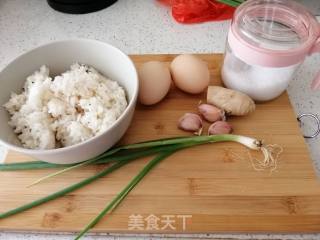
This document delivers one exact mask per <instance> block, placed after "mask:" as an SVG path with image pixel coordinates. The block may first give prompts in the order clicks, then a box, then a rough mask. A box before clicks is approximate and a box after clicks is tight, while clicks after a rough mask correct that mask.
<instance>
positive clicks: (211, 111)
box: [198, 103, 225, 122]
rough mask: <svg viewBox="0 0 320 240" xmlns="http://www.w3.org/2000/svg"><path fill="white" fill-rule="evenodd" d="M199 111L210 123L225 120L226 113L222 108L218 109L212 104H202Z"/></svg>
mask: <svg viewBox="0 0 320 240" xmlns="http://www.w3.org/2000/svg"><path fill="white" fill-rule="evenodd" d="M198 111H199V112H200V113H201V115H202V116H203V117H204V118H205V119H206V120H207V121H208V122H216V121H219V120H225V112H224V111H223V110H221V109H220V108H217V107H215V106H213V105H210V104H204V103H203V104H200V105H199V106H198Z"/></svg>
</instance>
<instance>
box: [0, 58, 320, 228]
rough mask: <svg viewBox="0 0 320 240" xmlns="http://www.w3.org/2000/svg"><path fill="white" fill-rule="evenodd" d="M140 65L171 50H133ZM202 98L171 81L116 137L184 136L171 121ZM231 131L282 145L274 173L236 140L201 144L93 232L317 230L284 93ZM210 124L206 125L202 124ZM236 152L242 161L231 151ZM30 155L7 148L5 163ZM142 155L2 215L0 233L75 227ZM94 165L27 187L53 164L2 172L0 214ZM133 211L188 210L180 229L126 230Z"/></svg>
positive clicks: (316, 196) (314, 202) (214, 70)
mask: <svg viewBox="0 0 320 240" xmlns="http://www.w3.org/2000/svg"><path fill="white" fill-rule="evenodd" d="M131 57H132V59H133V60H134V62H135V63H136V65H137V66H139V65H140V64H142V63H143V62H145V61H148V60H151V59H152V60H159V61H163V62H166V63H167V64H169V62H170V61H171V60H172V59H173V57H174V55H142V56H131ZM199 57H201V58H202V59H204V60H205V61H206V62H207V63H208V65H209V68H210V73H211V79H212V84H221V79H220V75H219V71H220V67H221V60H222V56H221V55H199ZM204 99H205V95H204V94H200V95H194V96H191V95H188V94H186V93H183V92H181V91H178V90H177V89H175V88H174V87H172V89H171V92H170V94H169V95H168V97H167V98H166V99H165V100H164V101H163V102H161V103H160V104H158V105H156V106H153V107H144V106H141V105H138V106H137V110H136V113H135V117H134V120H133V122H132V125H131V127H130V129H129V130H128V132H127V133H126V135H125V137H124V138H123V139H122V140H121V143H133V142H137V141H144V140H149V139H156V138H163V137H172V136H178V135H185V134H186V133H184V132H182V131H180V130H178V129H177V127H176V121H177V119H178V118H179V117H180V116H181V115H182V114H183V113H185V112H195V111H196V107H197V105H198V103H199V101H200V100H202V101H204ZM230 122H231V123H232V124H233V126H234V129H235V133H237V134H242V135H247V136H253V137H257V138H259V139H264V140H265V141H266V142H269V143H276V144H279V145H281V146H283V148H284V153H283V154H282V156H281V159H280V161H279V166H278V169H277V170H276V171H275V172H273V173H272V174H270V173H269V172H257V171H254V170H253V168H252V166H251V163H250V161H249V159H248V155H247V150H246V149H245V148H244V147H242V146H240V145H238V144H234V143H218V144H211V145H205V146H199V147H195V148H192V149H187V150H184V151H181V152H178V153H176V154H175V155H173V156H171V157H170V158H168V159H166V160H164V161H163V162H161V163H160V164H159V165H158V166H157V167H156V168H155V169H154V170H153V171H152V172H151V173H150V174H149V175H147V176H146V177H145V179H144V180H143V181H142V182H141V183H140V184H139V185H138V186H137V187H136V188H135V189H134V190H133V191H132V192H131V193H130V194H129V196H128V197H127V198H126V199H125V200H124V201H123V203H122V204H121V205H120V206H119V208H117V209H116V211H114V212H113V213H112V214H111V215H109V216H106V217H105V218H104V219H103V221H101V222H100V223H99V224H98V225H97V226H96V227H95V228H94V229H93V231H96V232H144V233H146V232H168V233H182V232H184V233H200V232H201V233H206V232H208V233H209V232H210V233H211V232H290V233H292V232H316V231H320V204H319V203H320V184H319V182H318V180H317V178H316V176H315V173H314V170H313V167H312V163H311V161H310V157H309V153H308V150H307V147H306V145H305V143H304V139H303V137H302V136H301V132H300V130H299V127H298V124H297V121H296V117H295V114H294V112H293V110H292V108H291V105H290V102H289V100H288V96H287V94H283V95H282V96H280V97H279V98H277V99H276V100H274V101H271V102H268V103H261V104H258V106H257V110H256V111H255V112H254V113H253V114H251V115H249V116H246V117H235V118H231V119H230ZM207 127H208V125H207V124H206V126H205V130H206V129H207ZM234 153H235V154H237V155H238V156H240V157H235V156H234ZM27 160H30V158H27V157H25V156H22V155H19V154H17V153H14V152H10V153H9V155H8V157H7V162H17V161H27ZM148 160H149V159H147V158H146V159H140V160H137V161H135V162H132V163H131V164H129V165H127V166H125V167H123V168H122V169H120V170H118V171H116V172H114V173H112V174H111V175H109V176H106V177H104V178H102V179H100V180H98V181H96V182H95V183H93V184H91V185H89V186H86V187H84V188H82V189H80V190H78V191H75V192H73V193H71V194H69V195H67V196H65V197H63V198H60V199H57V200H55V201H52V202H50V203H47V204H45V205H42V206H39V207H37V208H34V209H31V210H29V211H26V212H24V213H21V214H18V215H16V216H13V217H10V218H8V219H4V220H0V229H6V230H32V231H78V230H80V229H82V228H83V227H84V226H85V225H86V224H87V223H88V222H89V221H90V220H91V219H92V218H93V217H94V216H96V215H97V214H98V213H99V211H100V210H101V209H102V208H103V207H104V206H105V205H106V203H107V202H108V201H110V200H111V199H112V197H114V196H115V194H117V193H118V192H119V190H120V189H122V188H123V187H124V186H125V185H126V184H127V183H128V181H129V180H130V179H131V178H132V177H133V176H134V175H135V174H136V173H137V172H138V171H139V170H140V169H141V168H142V167H143V165H144V164H145V163H146V162H147V161H148ZM100 170H101V166H89V167H86V168H82V169H78V170H75V171H72V172H68V173H66V174H64V175H61V176H58V177H56V178H54V179H51V180H49V181H47V182H45V183H43V184H40V185H37V186H35V187H33V188H25V186H26V185H28V184H30V183H31V182H33V181H34V180H35V179H38V178H39V177H42V176H44V175H46V174H48V173H51V172H52V171H54V170H52V169H51V170H32V171H26V172H0V189H1V191H0V211H5V210H8V209H10V208H13V207H16V206H19V205H21V204H24V203H26V202H29V201H32V200H34V199H37V198H39V197H42V196H45V195H47V194H49V193H51V192H53V191H56V190H59V189H61V188H63V187H65V186H68V185H70V184H72V183H75V182H78V181H80V180H82V179H84V178H85V177H88V176H91V175H92V174H94V173H96V172H98V171H100ZM131 214H140V215H142V216H144V217H147V216H148V215H150V214H154V215H156V216H158V217H160V216H161V215H166V214H168V215H179V214H187V215H192V218H191V219H189V220H188V221H187V226H186V229H185V231H184V230H183V228H182V225H181V222H178V221H177V222H176V229H175V230H159V231H158V230H143V231H136V230H128V220H129V216H130V215H131Z"/></svg>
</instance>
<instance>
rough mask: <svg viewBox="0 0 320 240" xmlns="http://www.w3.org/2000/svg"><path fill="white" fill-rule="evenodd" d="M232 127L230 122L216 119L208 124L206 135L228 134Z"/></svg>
mask: <svg viewBox="0 0 320 240" xmlns="http://www.w3.org/2000/svg"><path fill="white" fill-rule="evenodd" d="M232 131H233V129H232V126H231V124H230V123H227V122H225V121H217V122H215V123H213V124H211V125H210V127H209V129H208V135H217V134H228V133H232Z"/></svg>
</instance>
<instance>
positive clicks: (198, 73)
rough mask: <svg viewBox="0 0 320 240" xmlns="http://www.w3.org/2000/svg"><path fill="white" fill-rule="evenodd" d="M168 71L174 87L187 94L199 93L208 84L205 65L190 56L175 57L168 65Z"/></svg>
mask: <svg viewBox="0 0 320 240" xmlns="http://www.w3.org/2000/svg"><path fill="white" fill-rule="evenodd" d="M170 71H171V75H172V78H173V81H174V83H175V84H176V86H177V87H178V88H180V89H181V90H183V91H185V92H187V93H192V94H197V93H201V92H203V91H204V90H205V89H206V88H207V87H208V85H209V82H210V73H209V68H208V65H207V63H206V62H204V61H202V60H201V59H200V58H198V57H196V56H194V55H192V54H183V55H179V56H177V57H176V58H175V59H174V60H173V61H172V63H171V65H170Z"/></svg>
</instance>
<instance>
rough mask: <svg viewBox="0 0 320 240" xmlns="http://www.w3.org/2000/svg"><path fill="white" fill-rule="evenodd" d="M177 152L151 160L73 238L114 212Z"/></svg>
mask: <svg viewBox="0 0 320 240" xmlns="http://www.w3.org/2000/svg"><path fill="white" fill-rule="evenodd" d="M176 151H177V150H171V151H164V152H162V153H159V154H158V155H157V156H156V157H155V158H153V159H152V160H151V161H150V162H149V163H148V164H147V165H146V166H145V167H144V168H143V169H142V170H141V171H140V172H139V173H138V175H136V176H135V177H134V178H133V179H132V180H131V181H130V183H129V184H128V185H127V186H126V187H125V188H124V189H123V190H122V191H121V192H120V193H119V194H118V195H117V196H116V197H115V198H113V199H112V201H111V202H110V203H109V204H108V205H107V206H106V207H105V208H104V209H103V210H102V211H101V212H100V213H99V215H98V216H97V217H95V218H94V219H93V220H92V221H91V222H90V223H89V224H88V225H87V226H86V227H85V228H84V229H83V230H82V231H81V232H80V233H79V234H78V235H77V237H76V238H75V240H77V239H80V238H81V237H82V236H83V235H84V234H86V232H88V231H89V230H90V229H91V228H93V227H94V226H95V225H96V224H97V223H98V222H99V221H100V220H101V219H102V218H103V217H104V216H105V215H106V214H108V213H110V212H111V211H112V210H114V209H115V208H116V207H117V206H118V205H119V204H120V203H121V202H122V200H123V199H124V198H125V197H126V196H127V195H128V194H129V193H130V191H131V190H132V189H133V188H134V187H135V186H136V185H137V184H138V183H139V182H140V181H141V180H142V179H143V178H144V177H145V176H146V175H147V174H148V173H149V172H150V171H151V170H152V169H153V168H154V167H155V166H156V165H157V164H158V163H159V162H160V161H162V160H163V159H165V158H167V157H168V156H170V155H171V154H173V153H174V152H176Z"/></svg>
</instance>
